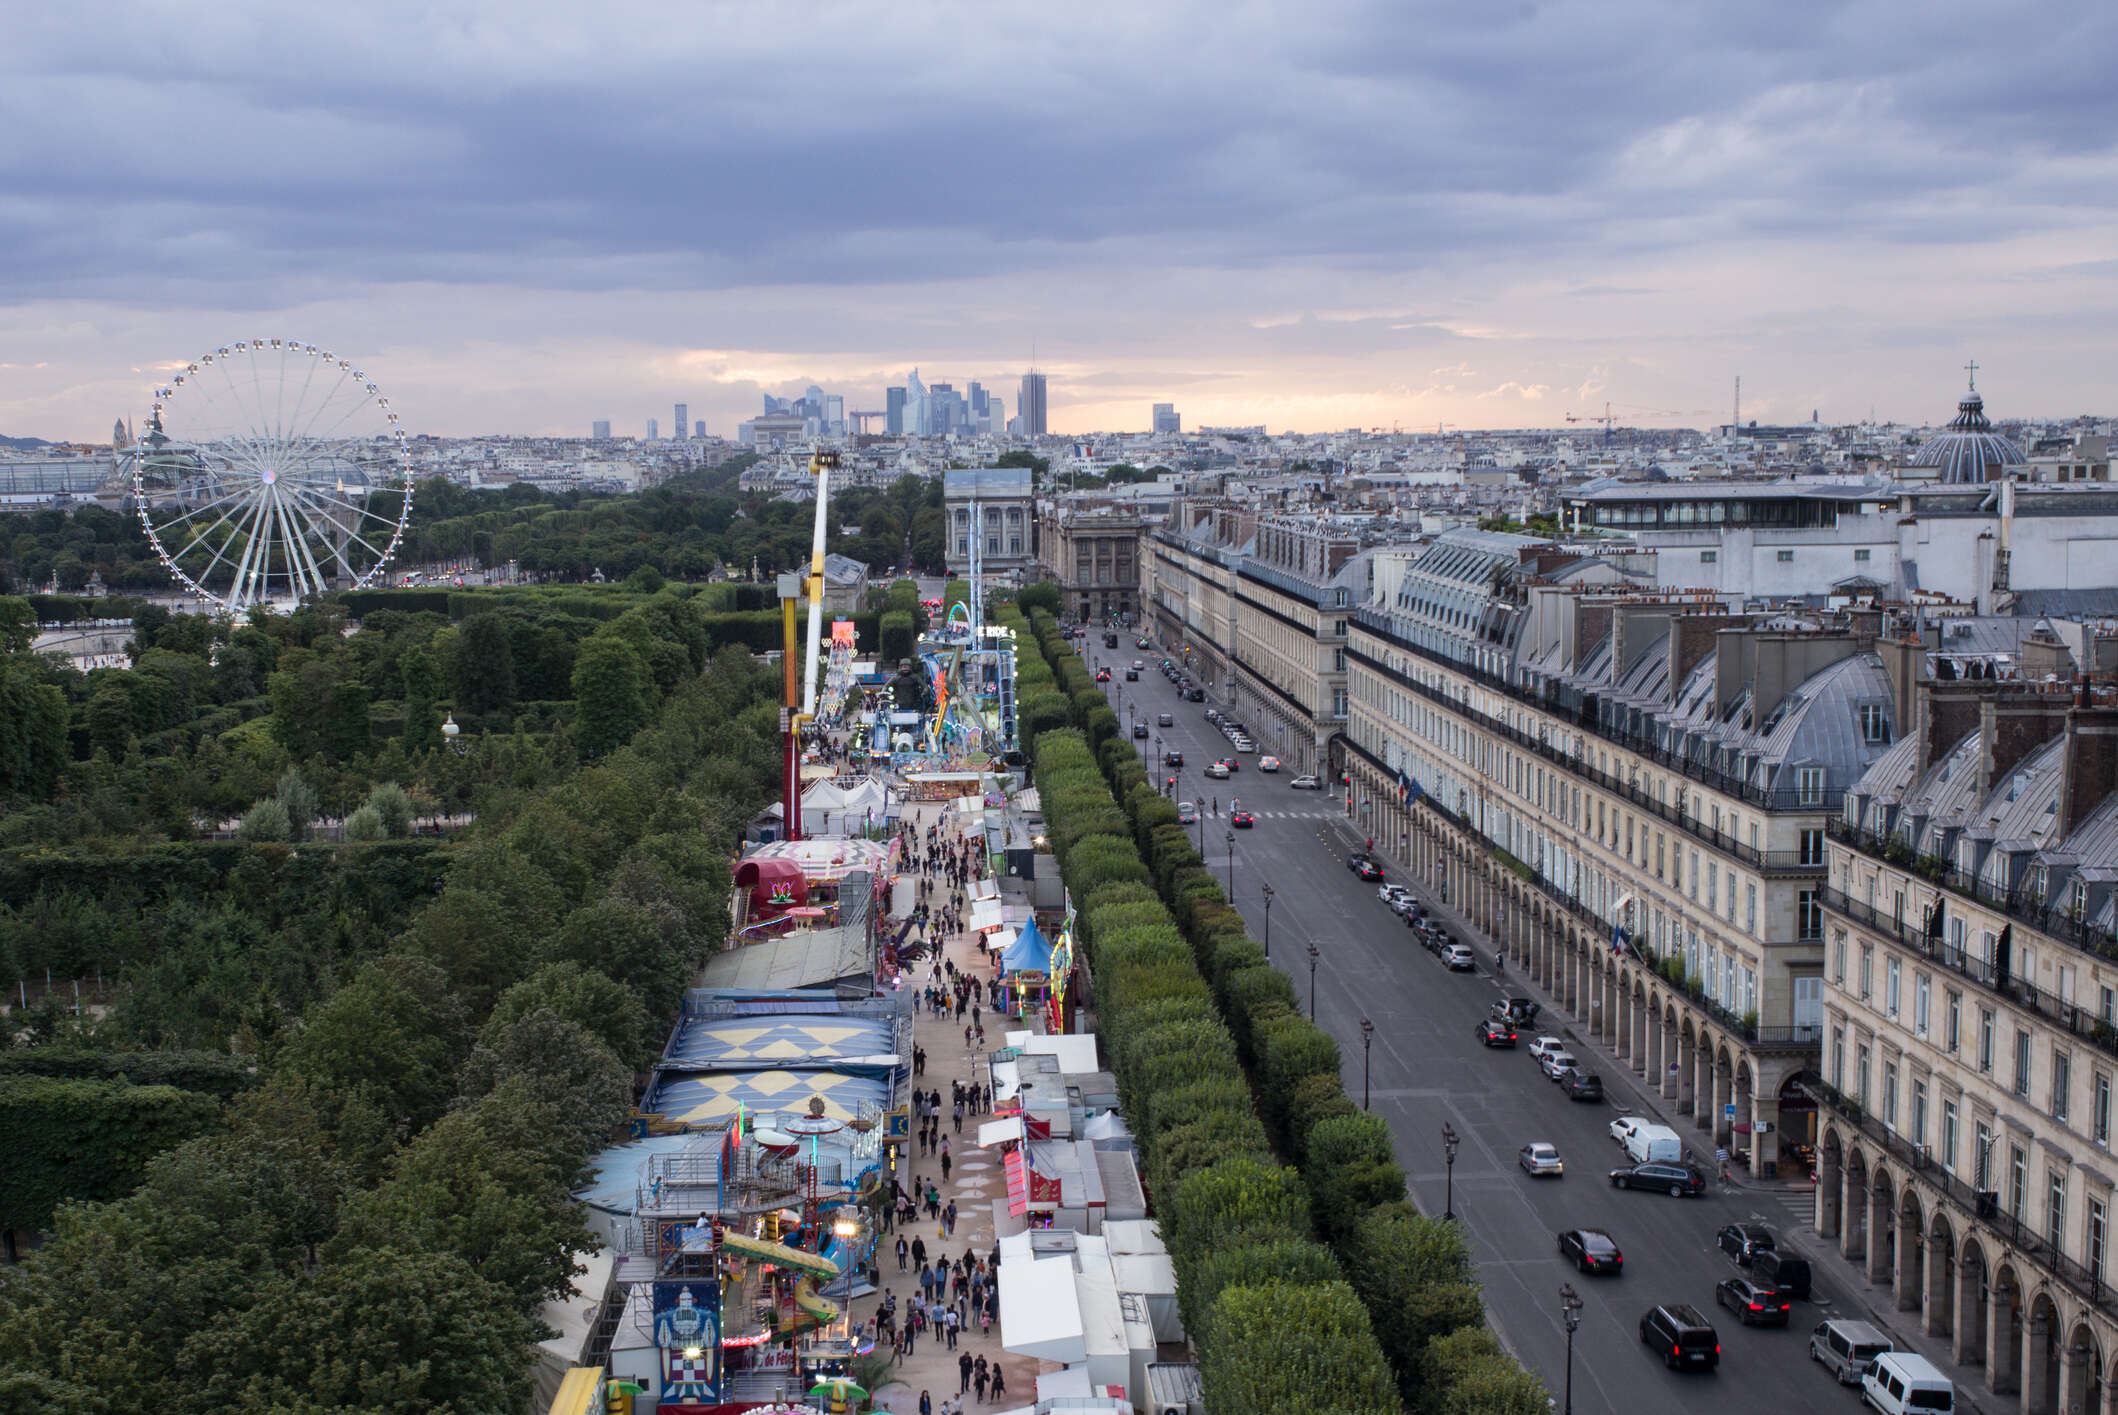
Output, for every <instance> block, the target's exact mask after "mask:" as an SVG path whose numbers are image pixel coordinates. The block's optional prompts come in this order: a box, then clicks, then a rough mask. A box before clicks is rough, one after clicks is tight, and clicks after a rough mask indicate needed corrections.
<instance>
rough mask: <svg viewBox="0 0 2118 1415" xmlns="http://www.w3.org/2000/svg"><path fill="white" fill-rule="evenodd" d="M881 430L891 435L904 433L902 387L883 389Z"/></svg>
mask: <svg viewBox="0 0 2118 1415" xmlns="http://www.w3.org/2000/svg"><path fill="white" fill-rule="evenodd" d="M883 431H884V432H887V433H889V434H890V436H892V437H902V436H903V435H904V431H905V391H904V389H902V388H885V389H884V390H883Z"/></svg>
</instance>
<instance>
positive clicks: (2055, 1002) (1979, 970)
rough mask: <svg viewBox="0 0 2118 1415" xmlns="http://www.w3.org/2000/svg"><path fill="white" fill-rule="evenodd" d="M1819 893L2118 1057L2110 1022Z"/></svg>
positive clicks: (1896, 922) (1910, 927)
mask: <svg viewBox="0 0 2118 1415" xmlns="http://www.w3.org/2000/svg"><path fill="white" fill-rule="evenodd" d="M1819 893H1820V897H1821V898H1822V900H1823V904H1824V907H1825V909H1827V910H1831V911H1835V912H1837V913H1840V914H1843V915H1845V916H1846V917H1847V918H1848V919H1851V920H1852V921H1853V922H1855V923H1857V924H1859V925H1861V926H1862V927H1863V928H1865V929H1868V930H1869V931H1870V932H1873V933H1879V934H1882V935H1884V936H1886V937H1889V938H1892V939H1895V940H1896V941H1897V942H1898V943H1899V944H1901V945H1902V946H1904V947H1906V948H1909V949H1911V950H1912V951H1914V952H1915V953H1920V954H1923V955H1925V956H1926V957H1927V958H1929V959H1931V960H1933V961H1934V962H1935V963H1936V964H1938V965H1940V966H1941V967H1943V968H1946V969H1948V970H1949V971H1950V972H1952V973H1954V974H1956V975H1957V976H1958V977H1961V978H1968V979H1969V980H1970V981H1972V982H1974V983H1976V984H1978V986H1979V987H1981V988H1983V989H1984V990H1986V991H1987V992H1990V993H1992V994H1994V995H1995V996H1997V997H2002V998H2005V999H2007V1000H2008V1001H2009V1002H2012V1003H2014V1004H2015V1005H2016V1006H2018V1007H2021V1008H2023V1009H2025V1010H2026V1011H2029V1012H2034V1013H2036V1014H2037V1015H2038V1016H2039V1017H2041V1018H2043V1019H2044V1020H2046V1021H2048V1022H2050V1023H2052V1024H2053V1025H2054V1026H2058V1027H2064V1028H2065V1029H2066V1030H2067V1031H2068V1032H2070V1033H2072V1034H2073V1035H2074V1036H2077V1037H2079V1038H2081V1039H2082V1040H2083V1041H2085V1042H2087V1043H2089V1044H2090V1045H2091V1046H2094V1047H2096V1048H2098V1049H2100V1050H2102V1051H2104V1052H2106V1053H2108V1054H2110V1055H2112V1056H2118V1026H2114V1025H2112V1022H2111V1020H2110V1019H2108V1018H2105V1017H2103V1016H2101V1015H2100V1014H2098V1013H2095V1012H2092V1011H2090V1010H2089V1009H2088V1008H2086V1007H2082V1006H2080V1005H2078V1004H2076V1003H2073V1002H2069V1001H2068V1000H2067V999H2065V998H2063V997H2060V996H2059V995H2058V994H2056V993H2049V992H2046V991H2045V990H2044V989H2043V988H2040V987H2038V986H2037V985H2036V984H2034V983H2031V982H2028V981H2026V980H2025V979H2023V978H2021V977H2019V976H2017V975H2016V974H2015V973H2013V972H2008V973H2003V972H2002V971H2001V970H2000V969H1999V968H1998V967H1996V966H1995V965H1994V964H1993V963H1991V962H1989V961H1987V960H1986V959H1983V958H1979V957H1976V956H1975V955H1973V954H1970V953H1967V952H1966V951H1964V950H1963V949H1961V948H1958V947H1956V946H1954V945H1953V944H1950V943H1947V942H1944V941H1943V940H1941V939H1938V938H1936V937H1934V935H1932V934H1930V933H1928V932H1927V931H1926V930H1925V929H1923V928H1920V927H1919V926H1918V925H1916V924H1913V923H1910V922H1908V921H1906V920H1903V919H1896V918H1892V917H1890V916H1889V915H1887V914H1884V913H1883V912H1882V911H1881V910H1879V909H1876V908H1874V907H1872V906H1870V905H1867V904H1863V903H1861V902H1860V901H1859V900H1857V899H1849V898H1847V897H1846V896H1845V894H1843V893H1841V892H1840V891H1839V890H1836V889H1830V888H1826V889H1824V890H1822V891H1820V892H1819Z"/></svg>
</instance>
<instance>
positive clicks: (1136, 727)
mask: <svg viewBox="0 0 2118 1415" xmlns="http://www.w3.org/2000/svg"><path fill="white" fill-rule="evenodd" d="M1133 736H1134V737H1136V738H1138V739H1140V740H1141V741H1145V740H1147V724H1146V723H1144V722H1136V723H1134V724H1133Z"/></svg>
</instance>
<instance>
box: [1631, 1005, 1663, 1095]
mask: <svg viewBox="0 0 2118 1415" xmlns="http://www.w3.org/2000/svg"><path fill="white" fill-rule="evenodd" d="M1638 1011H1639V1013H1640V1020H1639V1022H1638V1023H1637V1024H1635V1025H1636V1026H1637V1028H1638V1030H1639V1033H1640V1043H1641V1045H1640V1075H1641V1076H1642V1077H1643V1078H1644V1079H1645V1080H1646V1081H1647V1083H1648V1085H1650V1086H1656V1085H1659V1084H1660V1077H1661V1075H1662V1067H1663V1065H1664V1062H1663V1057H1662V1048H1663V1045H1664V1038H1663V1036H1662V1014H1661V1013H1659V1012H1657V1011H1656V1010H1655V1004H1654V1000H1653V999H1652V998H1650V999H1649V1000H1648V1002H1647V1005H1646V1006H1645V1007H1642V1008H1639V1009H1638Z"/></svg>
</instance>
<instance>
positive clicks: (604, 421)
mask: <svg viewBox="0 0 2118 1415" xmlns="http://www.w3.org/2000/svg"><path fill="white" fill-rule="evenodd" d="M588 435H589V436H590V437H593V438H595V439H596V440H597V441H598V442H608V441H610V419H609V418H597V419H596V420H595V421H594V422H592V423H590V424H589V425H588Z"/></svg>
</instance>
